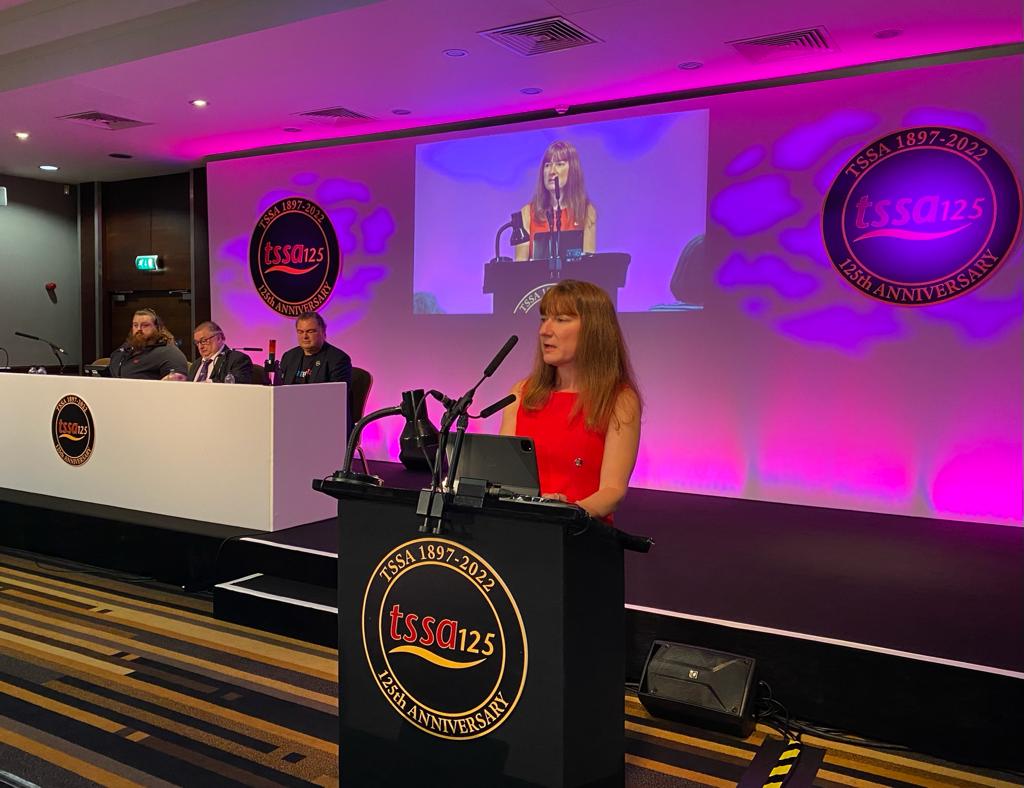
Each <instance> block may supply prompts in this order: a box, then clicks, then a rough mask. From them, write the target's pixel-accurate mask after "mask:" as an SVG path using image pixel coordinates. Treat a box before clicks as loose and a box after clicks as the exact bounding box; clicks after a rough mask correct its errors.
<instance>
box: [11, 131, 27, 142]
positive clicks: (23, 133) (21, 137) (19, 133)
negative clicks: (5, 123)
mask: <svg viewBox="0 0 1024 788" xmlns="http://www.w3.org/2000/svg"><path fill="white" fill-rule="evenodd" d="M14 136H15V137H17V138H18V139H19V140H21V141H22V142H24V141H25V140H27V139H28V132H27V131H16V132H14Z"/></svg>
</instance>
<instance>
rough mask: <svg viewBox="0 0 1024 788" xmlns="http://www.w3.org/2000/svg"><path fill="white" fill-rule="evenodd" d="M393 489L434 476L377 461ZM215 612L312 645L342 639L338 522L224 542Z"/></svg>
mask: <svg viewBox="0 0 1024 788" xmlns="http://www.w3.org/2000/svg"><path fill="white" fill-rule="evenodd" d="M370 467H371V471H372V472H373V473H377V474H379V475H380V476H381V477H383V479H384V481H385V483H386V484H387V485H388V486H391V487H402V488H406V489H411V490H416V489H421V488H422V487H424V486H425V485H426V484H427V483H428V482H429V479H428V477H427V476H426V474H424V473H422V472H416V471H407V470H406V469H405V468H403V467H402V466H401V465H398V464H396V463H386V462H372V463H371V464H370ZM216 577H217V583H218V585H217V586H216V587H215V588H214V592H213V611H214V614H215V615H216V616H217V617H218V618H221V619H224V620H225V621H233V622H235V623H237V624H244V625H246V626H250V627H254V628H256V629H262V630H265V631H267V632H276V633H277V634H279V635H287V636H289V637H295V638H299V639H300V640H306V641H309V642H311V643H319V644H321V645H325V646H336V645H337V643H338V620H337V619H338V602H337V596H338V592H337V588H338V528H337V520H336V519H335V518H333V517H332V518H331V519H329V520H321V521H319V522H315V523H308V524H306V525H297V526H295V527H294V528H286V529H284V530H283V531H273V532H269V533H258V534H252V533H250V534H246V535H244V536H240V537H238V538H236V539H230V540H228V541H226V542H224V543H223V544H222V545H221V546H220V550H219V552H218V555H217V559H216Z"/></svg>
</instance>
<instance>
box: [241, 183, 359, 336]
mask: <svg viewBox="0 0 1024 788" xmlns="http://www.w3.org/2000/svg"><path fill="white" fill-rule="evenodd" d="M249 272H250V273H251V274H252V281H253V284H254V285H256V291H257V292H258V293H259V294H260V298H262V299H263V301H264V303H265V304H266V305H267V306H269V307H270V308H271V309H273V310H274V311H275V312H278V313H280V314H282V315H286V316H288V317H295V316H296V315H299V314H302V313H303V312H315V311H316V310H317V309H319V308H320V307H321V306H323V305H324V303H326V301H327V299H328V298H329V297H330V295H331V291H332V290H333V289H334V284H335V282H337V281H338V274H339V273H340V272H341V252H340V251H339V249H338V236H337V235H335V233H334V227H333V225H331V220H330V219H328V218H327V214H326V213H324V211H323V209H321V208H320V206H318V205H317V204H316V203H314V202H311V201H310V200H307V199H305V198H303V197H290V198H288V199H287V200H279V201H278V202H276V203H274V204H273V205H271V206H270V207H269V208H267V210H266V211H264V212H263V215H262V216H261V217H260V219H259V221H258V222H257V223H256V228H255V229H254V230H253V232H252V239H251V240H250V241H249Z"/></svg>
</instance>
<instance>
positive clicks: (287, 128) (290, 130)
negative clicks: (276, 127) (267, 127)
mask: <svg viewBox="0 0 1024 788" xmlns="http://www.w3.org/2000/svg"><path fill="white" fill-rule="evenodd" d="M281 131H287V132H288V133H289V134H298V133H299V132H300V131H302V129H300V128H297V127H295V126H285V127H284V128H283V129H281Z"/></svg>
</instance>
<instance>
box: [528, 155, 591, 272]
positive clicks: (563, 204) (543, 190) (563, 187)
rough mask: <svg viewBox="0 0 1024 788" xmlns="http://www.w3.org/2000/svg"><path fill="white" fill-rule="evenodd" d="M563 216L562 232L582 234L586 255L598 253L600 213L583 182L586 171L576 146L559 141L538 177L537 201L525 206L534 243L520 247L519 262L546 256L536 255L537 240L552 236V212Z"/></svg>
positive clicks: (543, 163) (535, 193)
mask: <svg viewBox="0 0 1024 788" xmlns="http://www.w3.org/2000/svg"><path fill="white" fill-rule="evenodd" d="M553 210H557V211H559V212H560V215H561V230H562V232H566V231H568V230H577V231H578V230H582V231H583V251H584V252H594V251H595V250H596V249H597V211H596V209H595V208H594V204H593V203H592V202H591V201H590V198H588V197H587V189H586V186H585V185H584V182H583V167H582V166H581V165H580V156H579V153H577V152H576V146H575V145H573V144H572V143H571V142H565V141H564V140H558V141H556V142H552V143H551V144H550V145H548V147H547V150H545V151H544V157H543V158H542V159H541V164H540V171H539V172H538V174H537V188H536V191H535V192H534V194H533V199H532V200H530V202H528V203H527V204H526V205H524V206H523V211H522V213H523V226H524V227H525V228H526V231H527V232H528V233H529V234H530V243H529V244H522V245H521V246H517V247H516V260H530V259H533V258H534V257H537V256H542V257H547V254H546V251H547V250H546V249H544V250H543V251H544V252H545V253H544V254H540V253H539V252H538V253H537V254H535V251H538V250H535V249H534V237H535V236H536V235H537V233H547V232H552V231H553V230H554V229H555V228H554V227H552V226H551V220H552V217H553V216H555V215H554V214H553V213H552V211H553Z"/></svg>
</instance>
